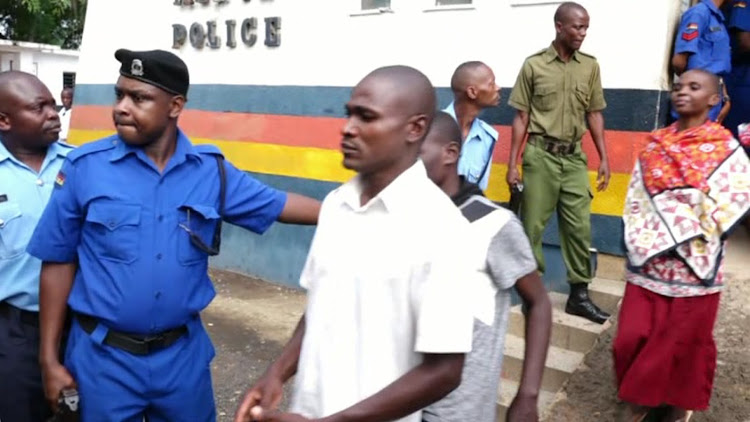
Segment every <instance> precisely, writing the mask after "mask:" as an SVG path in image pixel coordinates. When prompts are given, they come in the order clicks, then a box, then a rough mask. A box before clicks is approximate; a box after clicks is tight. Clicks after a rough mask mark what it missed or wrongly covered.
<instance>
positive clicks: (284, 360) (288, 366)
mask: <svg viewBox="0 0 750 422" xmlns="http://www.w3.org/2000/svg"><path fill="white" fill-rule="evenodd" d="M305 327H306V325H305V316H304V315H302V318H300V320H299V322H298V323H297V328H295V329H294V333H293V334H292V338H290V339H289V342H287V344H286V346H284V349H283V350H282V351H281V354H280V355H279V357H278V358H277V359H276V361H274V363H273V364H271V366H270V367H269V368H268V371H267V373H269V374H272V375H273V376H275V377H277V378H278V379H279V380H281V382H282V383H283V382H286V381H287V380H288V379H289V378H291V377H292V375H294V374H295V373H297V365H298V364H299V355H300V352H301V350H302V339H304V337H305Z"/></svg>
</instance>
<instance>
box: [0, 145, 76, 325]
mask: <svg viewBox="0 0 750 422" xmlns="http://www.w3.org/2000/svg"><path fill="white" fill-rule="evenodd" d="M72 148H73V147H71V146H69V145H66V144H61V143H59V142H55V143H53V144H52V145H50V146H49V149H48V150H47V156H46V157H45V158H44V163H43V164H42V168H41V171H40V172H39V173H37V172H36V171H34V170H32V169H31V168H30V167H29V166H27V165H26V164H24V163H22V162H21V161H19V160H18V159H16V158H15V157H13V156H12V155H11V154H10V152H8V150H7V149H6V148H5V145H3V144H2V143H1V142H0V301H4V302H8V303H9V304H11V305H13V306H15V307H17V308H21V309H25V310H27V311H38V310H39V272H40V270H41V266H42V262H41V261H40V260H38V259H36V258H34V257H33V256H31V255H29V254H28V253H27V252H26V245H27V244H28V243H29V240H30V239H31V234H32V233H34V228H35V227H36V225H37V222H38V221H39V217H41V215H42V212H43V211H44V207H45V206H46V205H47V202H48V201H49V198H50V195H51V194H52V187H53V186H54V184H55V177H56V176H57V173H58V172H59V171H60V168H61V167H62V164H63V162H65V156H67V155H68V151H70V150H71V149H72Z"/></svg>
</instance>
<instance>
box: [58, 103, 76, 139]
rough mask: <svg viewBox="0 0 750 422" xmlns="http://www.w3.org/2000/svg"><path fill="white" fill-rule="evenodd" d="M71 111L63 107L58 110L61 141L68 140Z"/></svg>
mask: <svg viewBox="0 0 750 422" xmlns="http://www.w3.org/2000/svg"><path fill="white" fill-rule="evenodd" d="M72 111H73V110H72V109H69V108H65V107H63V108H62V109H61V110H60V113H59V114H60V135H58V136H59V137H60V140H61V141H63V142H64V141H66V140H67V139H68V131H69V130H70V114H71V112H72Z"/></svg>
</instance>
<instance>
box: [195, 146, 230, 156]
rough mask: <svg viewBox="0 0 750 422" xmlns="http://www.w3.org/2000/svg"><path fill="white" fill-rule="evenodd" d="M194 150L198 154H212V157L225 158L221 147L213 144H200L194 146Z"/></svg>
mask: <svg viewBox="0 0 750 422" xmlns="http://www.w3.org/2000/svg"><path fill="white" fill-rule="evenodd" d="M193 149H195V152H197V153H198V154H211V155H221V156H222V157H223V156H224V153H223V152H221V150H220V149H219V147H217V146H216V145H211V144H200V145H193Z"/></svg>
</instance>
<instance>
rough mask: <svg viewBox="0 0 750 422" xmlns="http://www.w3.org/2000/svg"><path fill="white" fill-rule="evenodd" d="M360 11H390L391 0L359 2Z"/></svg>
mask: <svg viewBox="0 0 750 422" xmlns="http://www.w3.org/2000/svg"><path fill="white" fill-rule="evenodd" d="M361 1H362V10H373V9H390V7H391V0H361Z"/></svg>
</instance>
